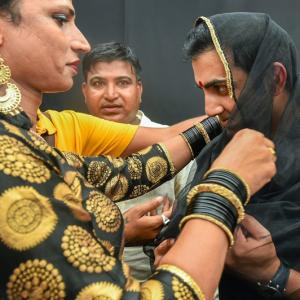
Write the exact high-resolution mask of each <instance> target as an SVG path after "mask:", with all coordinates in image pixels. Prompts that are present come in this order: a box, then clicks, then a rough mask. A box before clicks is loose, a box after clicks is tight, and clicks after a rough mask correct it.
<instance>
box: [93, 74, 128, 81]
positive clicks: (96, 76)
mask: <svg viewBox="0 0 300 300" xmlns="http://www.w3.org/2000/svg"><path fill="white" fill-rule="evenodd" d="M94 79H100V80H106V78H105V77H102V76H99V75H95V76H92V77H91V78H90V79H89V80H94ZM115 79H116V80H120V79H128V80H131V81H132V78H131V77H129V76H125V75H124V76H118V77H116V78H115Z"/></svg>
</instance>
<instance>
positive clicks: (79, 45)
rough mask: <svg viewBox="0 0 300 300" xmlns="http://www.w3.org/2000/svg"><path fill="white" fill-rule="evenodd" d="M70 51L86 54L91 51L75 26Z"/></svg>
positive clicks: (88, 44)
mask: <svg viewBox="0 0 300 300" xmlns="http://www.w3.org/2000/svg"><path fill="white" fill-rule="evenodd" d="M72 49H73V50H74V51H75V52H79V53H87V52H89V51H90V50H91V46H90V43H89V42H88V40H87V39H86V38H85V36H84V35H83V33H82V32H81V31H80V30H79V29H78V27H77V26H75V33H74V37H73V39H72Z"/></svg>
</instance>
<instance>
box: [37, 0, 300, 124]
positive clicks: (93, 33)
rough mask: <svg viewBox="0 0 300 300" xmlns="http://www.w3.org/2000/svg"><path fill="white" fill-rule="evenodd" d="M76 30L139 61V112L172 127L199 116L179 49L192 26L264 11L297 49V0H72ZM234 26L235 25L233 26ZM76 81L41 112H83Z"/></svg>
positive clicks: (50, 99) (299, 44)
mask: <svg viewBox="0 0 300 300" xmlns="http://www.w3.org/2000/svg"><path fill="white" fill-rule="evenodd" d="M73 3H74V6H75V8H76V13H77V25H78V26H79V28H80V29H81V30H82V32H83V33H84V34H85V35H86V37H87V38H88V40H89V41H90V43H91V45H95V44H97V43H100V42H108V41H113V40H114V41H122V42H124V43H126V44H128V45H129V46H131V47H133V48H134V49H135V51H136V53H137V55H138V56H139V58H140V61H141V64H142V68H143V72H142V79H143V84H144V93H143V102H142V109H143V110H144V112H145V113H146V114H147V115H149V116H150V117H151V118H152V119H153V120H154V121H156V122H160V123H165V124H172V123H174V122H177V121H180V120H182V119H185V118H188V117H192V116H196V115H199V114H201V113H203V96H202V95H201V93H200V91H199V90H198V89H197V88H196V87H195V85H194V80H193V75H192V69H191V65H190V63H185V62H183V59H182V51H181V49H182V45H183V41H184V38H185V35H186V33H187V32H188V30H189V29H190V28H191V27H192V24H193V21H194V20H195V19H196V17H198V16H200V15H204V16H210V15H212V14H216V13H222V12H230V11H256V12H265V13H268V14H270V15H271V17H272V18H273V19H274V20H275V21H276V22H277V23H279V24H280V25H281V26H282V27H283V28H285V29H286V30H287V31H288V32H289V33H290V35H291V36H292V38H293V39H294V41H295V42H296V45H297V47H298V49H300V27H299V11H300V1H297V0H285V1H282V0H252V1H249V0H206V1H203V0H85V1H82V0H81V1H80V0H73ZM237 26H238V24H237ZM81 80H82V77H81V76H78V78H76V80H75V84H74V87H73V89H72V90H71V91H69V92H67V93H62V94H56V95H46V96H45V101H44V104H43V107H42V108H43V109H46V108H52V109H57V110H62V109H74V110H77V111H83V112H86V109H85V106H84V102H83V97H82V95H81V90H80V84H81Z"/></svg>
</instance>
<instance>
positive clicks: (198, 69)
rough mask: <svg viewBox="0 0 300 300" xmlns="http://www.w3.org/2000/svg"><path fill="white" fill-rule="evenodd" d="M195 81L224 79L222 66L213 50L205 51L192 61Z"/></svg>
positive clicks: (224, 74)
mask: <svg viewBox="0 0 300 300" xmlns="http://www.w3.org/2000/svg"><path fill="white" fill-rule="evenodd" d="M192 67H193V71H194V75H195V79H196V81H203V80H204V79H205V82H206V81H209V80H212V79H216V78H224V77H226V73H225V69H224V65H223V63H222V61H221V59H220V57H219V56H218V54H217V52H216V51H215V50H209V51H205V52H203V53H201V54H199V55H198V56H196V57H195V58H194V59H193V60H192ZM205 82H204V83H205Z"/></svg>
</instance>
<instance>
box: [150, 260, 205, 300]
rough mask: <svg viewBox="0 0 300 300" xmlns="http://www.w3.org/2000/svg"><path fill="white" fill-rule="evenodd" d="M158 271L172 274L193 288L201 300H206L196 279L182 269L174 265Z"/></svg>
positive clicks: (166, 265) (162, 266)
mask: <svg viewBox="0 0 300 300" xmlns="http://www.w3.org/2000/svg"><path fill="white" fill-rule="evenodd" d="M156 270H157V271H158V270H162V271H166V272H169V273H171V274H174V275H176V276H178V277H179V278H180V279H181V280H182V281H183V282H184V283H185V284H187V285H189V286H190V287H191V289H192V290H193V291H194V292H195V294H196V295H197V297H198V298H199V300H205V299H206V298H205V295H204V293H203V292H202V290H201V288H200V287H199V285H198V284H197V283H196V282H195V281H194V279H193V278H192V277H191V276H190V275H189V274H188V273H186V272H185V271H183V270H182V269H180V268H178V267H176V266H173V265H168V264H165V265H161V266H159V267H158V268H157V269H156Z"/></svg>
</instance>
